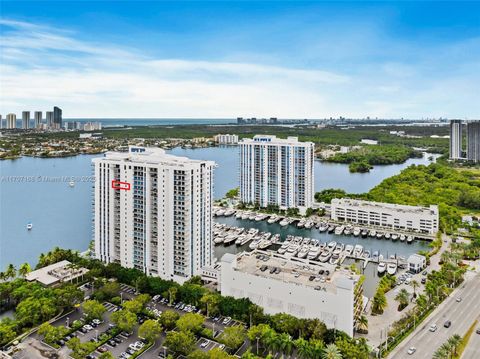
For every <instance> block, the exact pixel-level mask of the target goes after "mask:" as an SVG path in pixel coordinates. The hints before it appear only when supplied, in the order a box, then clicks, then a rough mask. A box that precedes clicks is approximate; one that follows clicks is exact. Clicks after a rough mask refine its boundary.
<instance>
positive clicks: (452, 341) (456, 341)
mask: <svg viewBox="0 0 480 359" xmlns="http://www.w3.org/2000/svg"><path fill="white" fill-rule="evenodd" d="M462 341H463V339H462V337H461V336H460V335H458V334H454V335H452V336H451V337H450V338H448V340H447V344H448V345H449V346H450V348H451V353H452V354H453V355H455V356H456V355H457V349H458V347H459V346H460V344H461V343H462Z"/></svg>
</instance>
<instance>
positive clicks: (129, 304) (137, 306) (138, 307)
mask: <svg viewBox="0 0 480 359" xmlns="http://www.w3.org/2000/svg"><path fill="white" fill-rule="evenodd" d="M123 308H125V310H128V311H129V312H132V313H135V314H138V313H140V312H141V311H142V309H143V305H142V303H141V302H139V301H137V300H136V299H132V300H128V301H126V302H123Z"/></svg>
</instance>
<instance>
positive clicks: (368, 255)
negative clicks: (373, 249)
mask: <svg viewBox="0 0 480 359" xmlns="http://www.w3.org/2000/svg"><path fill="white" fill-rule="evenodd" d="M363 258H365V259H370V251H369V250H368V249H366V250H365V251H364V252H363Z"/></svg>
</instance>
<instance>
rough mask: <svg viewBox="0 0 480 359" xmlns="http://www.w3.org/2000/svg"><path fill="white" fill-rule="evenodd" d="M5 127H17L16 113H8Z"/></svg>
mask: <svg viewBox="0 0 480 359" xmlns="http://www.w3.org/2000/svg"><path fill="white" fill-rule="evenodd" d="M5 127H6V128H8V129H14V128H15V127H17V115H15V114H14V113H9V114H8V115H7V124H6V126H5Z"/></svg>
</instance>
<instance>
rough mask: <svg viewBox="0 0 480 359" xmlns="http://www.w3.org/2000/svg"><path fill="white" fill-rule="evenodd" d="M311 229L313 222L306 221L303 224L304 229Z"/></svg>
mask: <svg viewBox="0 0 480 359" xmlns="http://www.w3.org/2000/svg"><path fill="white" fill-rule="evenodd" d="M312 227H313V222H312V221H306V222H305V228H306V229H310V228H312Z"/></svg>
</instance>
